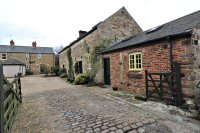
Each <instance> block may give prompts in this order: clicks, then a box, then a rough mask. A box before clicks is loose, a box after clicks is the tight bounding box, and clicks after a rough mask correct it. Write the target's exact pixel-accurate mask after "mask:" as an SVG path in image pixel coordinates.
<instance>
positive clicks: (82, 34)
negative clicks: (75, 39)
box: [79, 30, 87, 37]
mask: <svg viewBox="0 0 200 133" xmlns="http://www.w3.org/2000/svg"><path fill="white" fill-rule="evenodd" d="M85 34H87V31H83V30H79V37H82V36H84V35H85Z"/></svg>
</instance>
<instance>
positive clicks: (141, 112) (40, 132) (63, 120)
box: [11, 76, 200, 133]
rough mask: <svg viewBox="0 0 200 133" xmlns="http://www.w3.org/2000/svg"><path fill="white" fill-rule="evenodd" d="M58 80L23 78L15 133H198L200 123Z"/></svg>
mask: <svg viewBox="0 0 200 133" xmlns="http://www.w3.org/2000/svg"><path fill="white" fill-rule="evenodd" d="M110 92H111V90H109V89H108V88H99V87H85V86H74V85H70V84H68V83H66V82H65V81H64V80H63V79H60V78H59V77H48V78H47V77H42V76H30V77H23V78H22V94H23V103H22V105H21V107H20V109H19V110H18V113H17V116H16V119H15V122H14V125H13V127H12V131H11V132H12V133H18V132H19V133H62V132H66V133H76V132H77V133H92V132H95V133H107V132H110V133H123V132H124V133H126V132H128V133H137V132H139V133H183V132H185V133H199V132H200V123H199V121H196V120H192V119H189V118H186V117H180V116H175V115H170V114H163V113H161V112H159V111H155V110H150V109H149V110H147V109H146V108H143V107H142V106H141V107H138V106H135V105H132V104H129V103H127V102H123V101H121V100H118V99H116V98H113V97H112V96H110V95H108V94H109V93H110Z"/></svg>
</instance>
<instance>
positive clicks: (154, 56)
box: [103, 37, 194, 95]
mask: <svg viewBox="0 0 200 133" xmlns="http://www.w3.org/2000/svg"><path fill="white" fill-rule="evenodd" d="M172 42H173V58H174V61H177V62H179V63H182V64H184V65H181V72H182V73H183V74H184V75H185V77H183V78H182V86H183V93H184V94H188V93H189V89H191V87H192V86H191V85H194V83H193V82H192V81H190V80H189V77H190V75H191V72H192V60H193V57H192V56H191V55H192V54H191V39H190V38H186V37H185V38H179V39H176V40H172ZM134 52H141V53H142V66H143V67H142V68H143V70H141V71H130V70H129V54H130V53H134ZM169 52H170V51H169V43H168V42H167V41H160V42H157V43H151V44H145V45H143V46H140V47H132V48H129V49H125V50H120V51H117V52H112V53H108V54H104V55H103V58H104V57H109V58H110V72H111V86H117V87H118V88H119V89H122V88H123V89H125V90H127V91H134V92H135V93H136V94H137V95H140V94H145V70H148V71H149V72H169V71H170V62H169ZM120 53H121V54H122V55H123V62H124V63H120ZM120 64H122V65H123V81H120V72H121V71H120V68H121V67H120Z"/></svg>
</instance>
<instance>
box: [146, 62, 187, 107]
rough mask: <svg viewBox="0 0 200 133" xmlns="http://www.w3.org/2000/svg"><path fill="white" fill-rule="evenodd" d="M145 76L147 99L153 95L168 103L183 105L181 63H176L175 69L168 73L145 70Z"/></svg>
mask: <svg viewBox="0 0 200 133" xmlns="http://www.w3.org/2000/svg"><path fill="white" fill-rule="evenodd" d="M145 77H146V98H147V99H148V98H151V97H152V98H155V99H159V100H163V101H165V102H166V103H168V104H173V105H176V106H180V105H182V103H183V99H182V90H181V72H180V64H178V63H174V68H173V71H172V72H168V73H149V72H148V71H147V70H145Z"/></svg>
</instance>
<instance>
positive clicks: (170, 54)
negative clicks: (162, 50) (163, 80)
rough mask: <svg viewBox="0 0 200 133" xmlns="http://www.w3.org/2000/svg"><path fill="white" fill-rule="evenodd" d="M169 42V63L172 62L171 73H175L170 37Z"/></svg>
mask: <svg viewBox="0 0 200 133" xmlns="http://www.w3.org/2000/svg"><path fill="white" fill-rule="evenodd" d="M167 42H168V43H169V62H170V71H171V72H172V71H173V45H172V41H171V39H170V36H168V37H167Z"/></svg>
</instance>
